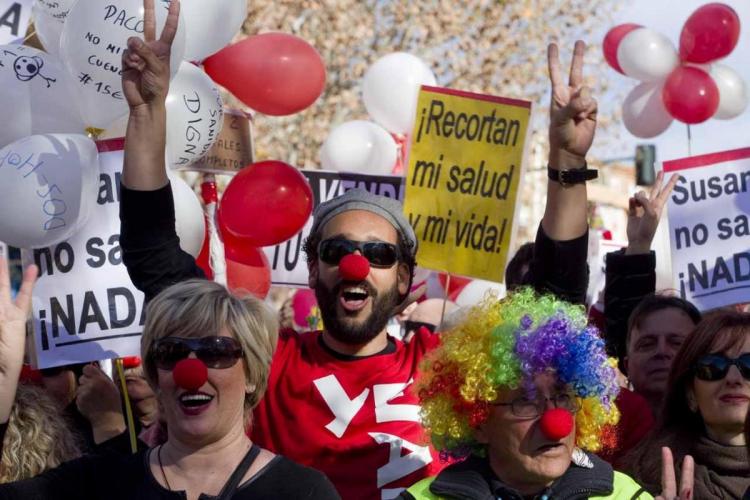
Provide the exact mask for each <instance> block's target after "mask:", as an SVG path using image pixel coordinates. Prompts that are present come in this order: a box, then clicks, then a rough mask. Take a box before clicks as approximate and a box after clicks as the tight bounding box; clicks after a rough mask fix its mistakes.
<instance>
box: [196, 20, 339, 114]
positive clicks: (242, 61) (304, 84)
mask: <svg viewBox="0 0 750 500" xmlns="http://www.w3.org/2000/svg"><path fill="white" fill-rule="evenodd" d="M203 67H204V69H205V71H206V73H208V75H209V76H210V77H211V78H212V79H213V81H215V82H216V83H218V84H220V85H222V86H224V87H225V88H226V89H227V90H229V91H230V92H231V93H232V94H234V95H235V97H237V98H238V99H239V100H240V101H242V102H244V103H245V104H247V105H248V106H250V107H251V108H253V109H254V110H256V111H258V112H260V113H264V114H266V115H274V116H282V115H291V114H292V113H297V112H298V111H302V110H303V109H305V108H307V107H308V106H310V105H311V104H312V103H314V102H315V100H316V99H317V98H318V97H319V96H320V94H321V93H323V88H324V87H325V83H326V69H325V64H324V63H323V59H322V58H321V57H320V54H318V52H317V51H316V50H315V49H314V48H313V47H312V46H311V45H310V44H309V43H307V42H306V41H304V40H303V39H301V38H298V37H296V36H293V35H287V34H286V33H264V34H262V35H255V36H251V37H248V38H245V39H244V40H242V41H240V42H237V43H235V44H233V45H230V46H228V47H225V48H224V49H222V50H220V51H219V52H217V53H216V54H214V55H212V56H211V57H209V58H208V59H206V60H205V61H204V62H203Z"/></svg>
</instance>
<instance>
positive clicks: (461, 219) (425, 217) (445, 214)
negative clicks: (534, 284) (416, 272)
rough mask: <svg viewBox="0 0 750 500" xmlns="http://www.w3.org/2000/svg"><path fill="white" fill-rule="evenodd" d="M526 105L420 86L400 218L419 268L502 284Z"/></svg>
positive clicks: (526, 120) (528, 105)
mask: <svg viewBox="0 0 750 500" xmlns="http://www.w3.org/2000/svg"><path fill="white" fill-rule="evenodd" d="M530 114H531V103H529V102H527V101H520V100H516V99H508V98H504V97H495V96H488V95H482V94H473V93H469V92H461V91H457V90H451V89H444V88H437V87H427V86H423V87H422V90H421V91H420V94H419V100H418V103H417V117H416V121H415V124H414V132H413V134H412V143H411V150H410V154H409V170H408V173H407V176H406V200H405V202H404V213H405V214H406V215H407V217H408V218H409V222H410V223H411V225H412V227H414V231H415V232H416V234H417V238H418V239H419V245H420V250H419V263H420V266H422V267H425V268H429V269H435V270H439V271H446V272H450V273H453V274H459V275H463V276H471V277H474V278H481V279H484V280H488V281H495V282H503V280H504V271H505V264H506V260H507V257H508V250H509V248H510V246H511V239H512V234H513V225H514V224H513V223H514V219H515V210H516V195H517V193H518V186H519V178H520V177H521V169H522V162H523V158H524V147H525V143H526V135H527V129H528V124H529V118H530Z"/></svg>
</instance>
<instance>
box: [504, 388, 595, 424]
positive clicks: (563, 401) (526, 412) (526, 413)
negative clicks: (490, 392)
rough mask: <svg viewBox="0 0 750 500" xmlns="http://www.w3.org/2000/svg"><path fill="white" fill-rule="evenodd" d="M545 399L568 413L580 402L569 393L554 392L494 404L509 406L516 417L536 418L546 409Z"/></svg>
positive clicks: (579, 406) (576, 408) (575, 410)
mask: <svg viewBox="0 0 750 500" xmlns="http://www.w3.org/2000/svg"><path fill="white" fill-rule="evenodd" d="M547 401H551V402H552V406H554V407H555V408H563V409H565V410H568V411H569V412H570V413H576V412H577V411H578V410H580V409H581V404H580V403H579V402H578V400H577V399H576V398H575V397H573V396H572V395H570V394H567V393H563V394H556V395H554V396H551V397H548V398H539V399H529V398H526V397H521V398H517V399H514V400H513V401H511V402H510V403H495V404H494V405H495V406H510V411H511V412H512V413H513V415H515V416H516V417H521V418H537V417H538V416H539V415H541V414H542V413H544V411H545V410H546V409H547Z"/></svg>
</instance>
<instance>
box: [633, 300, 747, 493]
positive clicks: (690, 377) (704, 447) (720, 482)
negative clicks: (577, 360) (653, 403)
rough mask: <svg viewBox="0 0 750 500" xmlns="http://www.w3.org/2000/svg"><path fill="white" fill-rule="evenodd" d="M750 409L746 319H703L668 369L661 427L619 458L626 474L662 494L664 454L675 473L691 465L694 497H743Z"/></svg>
mask: <svg viewBox="0 0 750 500" xmlns="http://www.w3.org/2000/svg"><path fill="white" fill-rule="evenodd" d="M748 406H750V315H749V314H745V313H737V312H733V311H721V312H717V313H714V314H712V315H710V316H707V317H706V318H704V319H703V320H702V321H701V322H700V323H699V324H698V326H697V327H696V329H695V331H694V332H693V333H692V334H691V335H689V336H688V338H687V339H686V341H685V343H684V344H683V345H682V347H681V348H680V350H679V352H678V353H677V356H676V357H675V359H674V362H673V364H672V369H671V371H670V374H669V380H668V389H667V394H666V398H665V401H664V407H663V410H662V412H661V421H660V422H659V424H657V427H656V428H655V429H654V430H653V431H652V432H651V434H650V435H649V437H648V438H646V439H645V440H644V441H643V442H642V443H641V444H640V445H639V446H638V447H636V448H635V449H634V450H633V452H632V453H630V454H629V455H628V457H626V459H625V464H626V465H625V470H626V471H627V472H628V473H630V474H631V475H632V476H633V477H634V478H635V479H636V480H638V481H639V482H640V483H641V484H643V485H644V486H646V487H647V488H648V489H649V490H651V491H657V490H658V489H659V488H660V477H659V471H660V466H659V463H660V461H661V457H662V448H663V447H668V448H670V449H671V450H672V453H673V456H674V462H675V467H679V464H680V463H682V461H683V459H684V458H685V457H686V456H692V457H693V458H694V460H695V486H694V487H695V490H694V498H741V497H742V495H743V493H744V492H745V490H746V489H747V488H748V486H750V468H748V451H747V448H746V444H747V441H746V439H745V434H744V427H745V417H746V415H747V411H748Z"/></svg>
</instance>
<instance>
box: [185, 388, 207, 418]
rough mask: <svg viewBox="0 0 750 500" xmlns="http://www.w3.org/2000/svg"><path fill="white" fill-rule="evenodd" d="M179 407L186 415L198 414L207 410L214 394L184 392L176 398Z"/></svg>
mask: <svg viewBox="0 0 750 500" xmlns="http://www.w3.org/2000/svg"><path fill="white" fill-rule="evenodd" d="M178 399H179V402H180V409H181V410H182V411H183V413H185V414H186V415H200V414H201V413H203V412H204V411H206V410H208V408H209V407H210V406H211V402H212V401H213V400H214V396H212V395H211V394H206V393H205V392H185V393H183V394H182V395H180V397H179V398H178Z"/></svg>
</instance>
